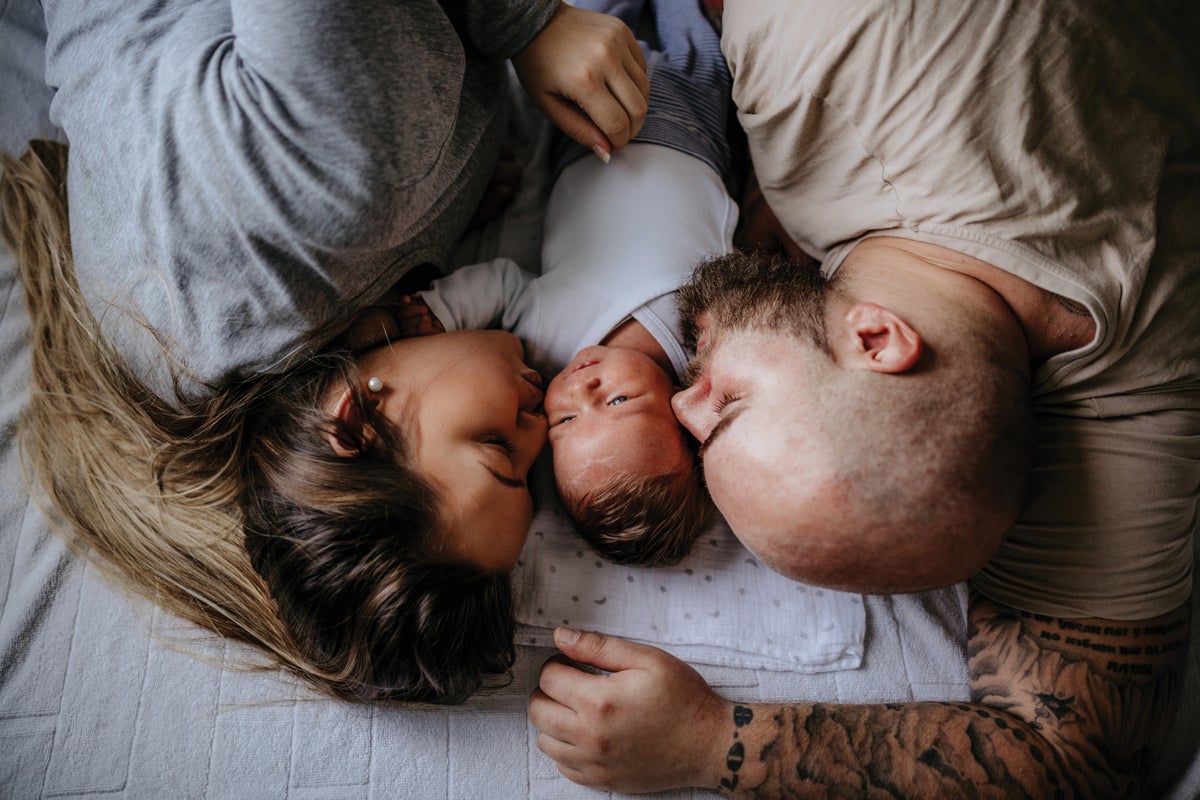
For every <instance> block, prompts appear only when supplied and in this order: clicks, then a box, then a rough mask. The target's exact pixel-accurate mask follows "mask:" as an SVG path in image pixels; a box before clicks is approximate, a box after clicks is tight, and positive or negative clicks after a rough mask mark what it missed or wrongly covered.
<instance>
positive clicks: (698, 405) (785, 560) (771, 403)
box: [672, 313, 841, 576]
mask: <svg viewBox="0 0 1200 800" xmlns="http://www.w3.org/2000/svg"><path fill="white" fill-rule="evenodd" d="M696 326H697V331H696V333H697V356H696V359H695V361H694V362H693V364H692V366H690V367H689V377H690V378H691V386H690V388H688V389H686V390H684V391H682V392H680V393H678V394H676V395H675V397H674V398H673V400H672V407H673V409H674V411H675V415H676V417H678V419H679V421H680V422H681V423H682V424H683V425H684V427H686V428H687V429H688V430H689V431H691V432H692V434H693V435H694V436H695V437H696V438H697V439H698V440H699V441H700V442H701V443H702V444H701V450H700V453H701V455H702V457H703V460H704V475H705V479H706V481H707V484H708V489H709V492H710V494H711V495H712V499H713V502H714V503H715V504H716V506H717V508H719V509H720V511H721V513H722V514H723V515H724V517H725V519H726V521H727V522H728V523H729V526H730V527H731V528H732V529H733V531H734V533H736V534H737V536H738V538H739V539H741V540H742V542H743V543H744V544H745V545H746V546H747V547H748V548H749V549H750V550H751V551H753V552H754V553H755V554H756V555H758V556H759V557H760V558H761V559H762V560H763V561H764V562H765V563H767V565H768V566H771V567H772V568H773V569H776V570H777V571H779V572H782V573H783V574H785V575H792V576H796V574H797V570H799V569H800V568H802V567H803V563H797V562H798V561H799V562H803V561H805V560H807V559H808V555H804V554H803V553H804V552H805V551H804V548H805V547H811V546H812V545H813V543H812V542H807V543H806V542H803V541H800V537H798V536H797V534H796V531H797V527H798V526H797V521H798V520H800V519H807V520H812V519H814V518H815V516H816V514H817V513H818V511H819V510H820V509H821V506H830V507H836V506H837V505H838V503H837V500H838V496H839V494H841V493H840V492H839V491H838V487H837V485H836V483H833V482H831V481H830V480H829V479H827V478H826V477H825V476H826V475H828V474H829V473H828V470H827V469H826V466H827V460H826V459H825V457H824V454H823V452H822V448H821V447H820V445H819V444H818V441H819V437H814V436H813V435H812V433H813V432H814V431H816V430H818V428H817V427H816V426H818V425H819V421H818V420H817V419H815V417H814V413H813V408H814V404H813V403H812V402H811V398H812V397H813V395H814V393H815V392H816V391H817V390H818V387H816V386H813V385H808V384H811V383H812V380H811V378H810V377H808V376H811V375H812V374H813V372H812V364H813V359H816V358H821V357H822V356H821V354H820V353H819V352H818V351H817V348H816V347H815V346H813V345H811V344H808V343H807V342H806V341H803V340H801V339H800V338H798V337H796V336H794V335H792V334H790V333H785V332H777V331H769V330H759V329H737V330H713V329H711V326H712V324H711V322H710V321H709V319H708V317H707V314H704V313H701V314H699V315H697V317H696ZM827 510H831V509H827Z"/></svg>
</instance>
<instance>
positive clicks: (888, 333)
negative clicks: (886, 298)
mask: <svg viewBox="0 0 1200 800" xmlns="http://www.w3.org/2000/svg"><path fill="white" fill-rule="evenodd" d="M845 320H846V322H847V323H848V324H849V326H850V331H851V332H852V333H853V336H854V339H855V342H856V345H857V348H856V352H857V354H858V355H859V356H860V358H858V359H857V360H856V361H855V362H854V363H855V364H857V365H858V366H860V367H861V368H863V369H868V370H870V371H872V372H891V373H900V372H907V371H908V370H910V369H912V368H913V367H914V366H916V364H917V362H918V361H919V360H920V358H921V351H922V349H923V347H924V344H923V342H922V341H921V334H919V333H917V331H916V330H915V329H913V327H912V326H911V325H909V324H908V322H907V321H905V319H904V318H903V317H901V316H900V315H899V314H897V313H896V312H895V311H892V310H891V309H890V308H885V307H883V306H881V305H877V304H875V303H856V304H854V305H853V306H851V308H850V310H849V311H847V312H846V316H845Z"/></svg>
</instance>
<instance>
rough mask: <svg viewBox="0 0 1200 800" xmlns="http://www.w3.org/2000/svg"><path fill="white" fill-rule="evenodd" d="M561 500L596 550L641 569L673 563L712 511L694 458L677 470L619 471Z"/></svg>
mask: <svg viewBox="0 0 1200 800" xmlns="http://www.w3.org/2000/svg"><path fill="white" fill-rule="evenodd" d="M563 504H564V505H565V506H566V508H567V513H568V514H569V515H570V517H571V519H572V521H573V522H574V523H575V527H576V529H577V530H578V531H579V533H580V535H581V536H583V538H584V539H585V540H586V541H587V542H588V543H589V544H590V545H591V546H592V547H593V548H594V549H595V550H596V552H598V553H599V554H600V555H602V556H604V557H605V558H607V559H608V560H609V561H613V562H615V563H617V564H628V565H631V566H641V567H664V566H669V565H671V564H676V563H678V562H679V561H680V559H682V558H683V557H684V556H686V555H687V554H688V553H689V552H690V551H691V549H692V545H693V544H694V543H695V541H696V537H697V536H699V534H700V531H701V529H702V528H703V527H704V525H705V524H706V523H707V522H708V521H709V519H711V518H712V513H713V504H712V500H711V499H710V498H709V496H708V491H707V490H706V489H705V488H704V481H703V479H702V477H701V471H700V465H699V462H698V460H697V459H695V458H692V459H691V460H690V461H689V464H688V468H687V469H686V470H684V471H683V472H669V473H665V474H661V475H632V474H629V475H620V476H617V477H616V478H614V479H612V480H609V481H607V482H606V483H604V484H603V485H601V486H600V487H598V488H596V489H593V490H591V491H589V492H587V493H585V494H584V495H582V496H581V497H578V498H573V497H569V496H564V497H563Z"/></svg>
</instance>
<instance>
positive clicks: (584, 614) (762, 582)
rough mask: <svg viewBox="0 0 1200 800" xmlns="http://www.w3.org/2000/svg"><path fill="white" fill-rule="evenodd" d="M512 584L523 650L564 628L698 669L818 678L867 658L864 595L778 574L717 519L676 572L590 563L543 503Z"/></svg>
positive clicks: (554, 508) (595, 559)
mask: <svg viewBox="0 0 1200 800" xmlns="http://www.w3.org/2000/svg"><path fill="white" fill-rule="evenodd" d="M535 472H536V471H535ZM537 483H541V481H537ZM543 488H546V489H549V490H550V491H551V492H552V491H553V489H552V488H550V487H548V486H545V487H543ZM543 496H544V495H543ZM513 582H514V586H515V589H516V597H517V622H518V623H519V630H518V637H517V638H518V641H519V642H520V643H522V644H529V645H538V646H552V644H553V642H552V638H551V637H552V634H553V630H554V627H555V626H557V625H566V626H569V627H572V628H577V629H580V630H591V631H598V632H600V633H605V634H613V635H617V636H621V637H623V638H626V639H633V640H636V641H641V642H646V643H648V644H653V645H655V646H657V647H661V648H662V649H664V650H667V651H669V652H671V653H673V654H674V655H676V656H678V657H680V658H682V659H684V660H685V661H690V662H693V663H700V664H714V665H719V666H729V667H751V668H758V669H774V670H787V671H792V672H824V671H831V670H839V669H854V668H857V667H858V666H859V664H860V663H861V661H862V656H863V640H864V637H865V631H866V613H865V608H864V605H863V599H862V597H861V596H860V595H857V594H849V593H846V592H836V591H832V590H829V589H820V588H817V587H814V586H809V585H807V584H804V583H798V582H796V581H792V580H789V579H788V578H785V577H783V576H782V575H779V574H778V573H776V572H774V571H772V570H771V569H769V568H768V567H767V566H766V565H765V564H762V563H761V562H759V560H758V559H756V558H755V557H754V556H753V555H752V554H751V553H750V552H749V551H748V550H746V549H745V548H744V547H743V546H742V545H741V543H740V542H738V540H737V539H736V538H735V537H734V536H733V534H732V533H731V532H730V530H729V527H728V526H727V525H726V524H725V522H724V521H723V520H720V519H718V520H716V521H715V522H713V523H712V524H710V525H709V527H708V528H707V529H706V530H705V532H704V533H703V534H702V535H701V536H700V538H699V540H698V541H697V542H696V545H695V546H694V547H693V549H692V552H691V553H690V554H689V555H688V556H687V557H686V558H685V559H684V560H683V561H682V562H680V563H679V564H677V565H675V566H671V567H655V568H641V567H626V566H622V565H619V564H613V563H612V562H609V561H606V560H604V559H603V558H601V557H600V556H599V555H597V554H596V552H595V551H594V550H592V549H591V548H590V547H589V546H588V544H587V543H586V542H585V541H584V540H583V539H582V538H581V537H580V536H579V535H578V534H577V533H576V532H575V531H574V530H573V528H572V527H571V524H570V522H569V520H568V519H567V517H566V516H565V514H564V513H563V512H562V510H561V508H560V507H559V506H558V504H557V503H553V502H541V503H539V504H538V511H537V514H536V516H535V517H534V520H533V525H532V526H531V528H530V534H529V538H528V540H527V541H526V543H525V548H524V550H523V551H522V553H521V556H520V559H519V560H518V563H517V568H516V570H515V571H514V573H513Z"/></svg>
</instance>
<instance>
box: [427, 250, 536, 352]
mask: <svg viewBox="0 0 1200 800" xmlns="http://www.w3.org/2000/svg"><path fill="white" fill-rule="evenodd" d="M535 280H537V279H536V278H535V276H533V275H531V274H530V273H528V272H526V271H525V270H523V269H521V268H520V267H519V266H517V263H516V262H515V261H513V260H512V259H508V258H497V259H495V260H493V261H485V262H484V263H482V264H471V265H469V266H466V267H461V268H460V269H457V270H455V271H454V272H452V273H450V274H449V275H447V276H446V277H445V278H439V279H438V280H436V281H434V282H433V283H432V285H430V287H429V289H427V290H425V291H423V292H421V297H422V299H424V300H425V304H426V305H427V306H429V310H430V311H431V312H432V313H433V315H434V316H435V317H437V318H438V320H439V321H440V322H441V323H442V326H443V327H445V329H446V330H448V331H455V330H482V329H487V328H503V329H504V330H507V331H509V332H510V333H515V334H517V335H518V336H520V335H521V332H522V331H523V328H524V325H523V320H524V319H525V317H526V315H527V312H528V311H529V309H528V307H527V304H526V303H525V302H524V301H525V300H526V299H527V297H528V296H527V295H526V289H527V288H528V287H530V286H531V285H532V283H533V282H534V281H535Z"/></svg>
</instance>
